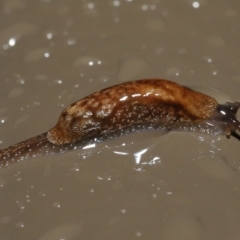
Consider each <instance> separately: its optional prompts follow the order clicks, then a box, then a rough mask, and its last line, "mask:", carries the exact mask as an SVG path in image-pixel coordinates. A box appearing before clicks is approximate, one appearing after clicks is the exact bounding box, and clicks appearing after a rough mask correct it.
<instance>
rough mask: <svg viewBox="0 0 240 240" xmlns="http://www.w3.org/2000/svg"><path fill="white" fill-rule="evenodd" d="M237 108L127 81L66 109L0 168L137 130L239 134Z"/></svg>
mask: <svg viewBox="0 0 240 240" xmlns="http://www.w3.org/2000/svg"><path fill="white" fill-rule="evenodd" d="M239 107H240V103H238V102H235V103H226V104H218V103H217V101H216V100H215V99H214V98H212V97H210V96H208V95H205V94H203V93H200V92H196V91H194V90H191V89H190V88H187V87H184V86H181V85H179V84H177V83H174V82H172V81H168V80H163V79H145V80H136V81H132V82H125V83H122V84H119V85H115V86H112V87H109V88H105V89H103V90H100V91H98V92H95V93H93V94H91V95H89V96H87V97H85V98H83V99H81V100H79V101H77V102H75V103H73V104H71V105H70V106H69V107H67V108H66V109H65V110H63V112H62V114H61V115H60V117H59V119H58V122H57V124H56V126H55V127H53V128H52V129H50V130H49V131H48V132H47V133H44V134H41V135H39V136H37V137H34V138H31V139H28V140H25V141H23V142H21V143H18V144H15V145H13V146H10V147H9V148H7V149H3V150H0V166H5V165H8V164H10V163H11V162H17V161H20V160H24V159H27V158H30V157H35V156H40V155H44V154H53V153H58V152H60V153H61V152H65V151H68V150H74V149H76V148H78V147H79V146H82V144H84V143H85V144H87V142H88V141H90V140H91V139H95V138H96V139H105V138H107V137H116V136H120V135H122V134H123V133H124V132H126V133H130V132H134V131H141V130H165V131H170V130H180V131H193V132H200V133H206V134H211V135H219V134H225V135H226V136H227V137H229V136H230V135H231V133H233V132H235V131H236V130H238V132H240V123H239V121H238V120H237V119H236V114H237V111H238V109H239Z"/></svg>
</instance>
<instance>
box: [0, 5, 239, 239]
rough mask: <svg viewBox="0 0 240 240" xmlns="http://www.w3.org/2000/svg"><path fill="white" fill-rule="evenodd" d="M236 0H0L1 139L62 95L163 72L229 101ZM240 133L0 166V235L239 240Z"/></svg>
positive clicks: (52, 113) (132, 141) (167, 138)
mask: <svg viewBox="0 0 240 240" xmlns="http://www.w3.org/2000/svg"><path fill="white" fill-rule="evenodd" d="M239 9H240V3H239V1H237V0H230V1H219V0H211V1H210V0H201V1H192V0H181V1H179V0H171V1H169V0H149V1H146V0H145V1H143V0H101V1H97V0H95V1H94V0H92V1H88V0H68V1H63V0H35V1H32V0H2V1H1V2H0V148H5V147H7V146H9V145H11V144H14V143H16V142H19V141H21V140H24V139H27V138H30V137H32V136H35V135H37V134H40V133H43V132H45V131H47V130H48V129H50V128H51V127H52V126H53V125H54V124H55V123H56V122H57V119H58V116H59V115H60V113H61V111H62V110H63V109H64V108H65V107H66V106H68V105H69V104H71V103H72V102H74V101H76V100H78V99H80V98H82V97H84V96H86V95H88V94H90V93H92V92H94V91H97V90H99V89H101V88H104V87H107V86H110V85H113V84H117V83H121V82H124V81H127V80H134V79H142V78H166V79H170V80H173V81H176V82H178V83H180V84H183V85H187V86H189V87H192V88H195V89H198V90H200V91H203V92H207V93H208V94H210V95H212V96H214V97H216V98H217V99H218V101H219V102H225V101H240V95H239V87H240V70H239V64H240V60H239V59H240V58H239V42H240V29H239V28H240V12H239V11H240V10H239ZM239 146H240V142H239V140H237V139H236V138H233V137H232V138H230V139H226V138H225V137H224V136H221V137H212V136H208V135H203V134H198V133H194V132H170V133H168V134H166V133H161V132H145V133H140V134H132V135H128V136H125V137H122V138H118V139H114V140H111V141H106V142H102V143H100V144H97V145H96V146H92V147H91V148H86V149H82V150H81V149H80V150H77V151H74V152H69V153H66V154H59V155H53V156H42V157H40V158H37V159H32V160H29V161H25V162H22V163H19V164H16V165H12V166H10V167H8V168H5V169H2V170H1V171H0V206H1V207H0V240H9V239H24V240H27V239H29V240H30V239H37V240H60V239H61V240H63V239H64V240H77V239H88V240H102V239H105V240H110V239H111V240H112V239H115V240H118V239H119V240H120V239H129V240H132V239H147V240H148V239H161V240H186V239H187V240H213V239H218V240H239V239H240V228H239V223H240V203H239V202H240V174H239V169H240V153H239Z"/></svg>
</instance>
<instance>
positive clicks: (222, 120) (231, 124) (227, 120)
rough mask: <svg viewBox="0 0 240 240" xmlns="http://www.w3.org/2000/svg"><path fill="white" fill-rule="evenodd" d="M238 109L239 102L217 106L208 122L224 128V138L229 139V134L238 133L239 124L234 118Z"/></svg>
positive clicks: (239, 130)
mask: <svg viewBox="0 0 240 240" xmlns="http://www.w3.org/2000/svg"><path fill="white" fill-rule="evenodd" d="M239 107H240V103H239V102H235V103H230V102H227V103H225V104H218V106H217V109H216V111H215V112H214V113H213V114H212V116H211V117H210V118H209V119H208V120H211V121H214V122H217V124H220V125H221V126H222V127H223V128H224V131H225V134H226V136H227V137H230V135H231V133H232V132H234V131H235V130H238V132H240V122H239V121H238V120H237V118H236V114H237V111H238V109H239Z"/></svg>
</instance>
